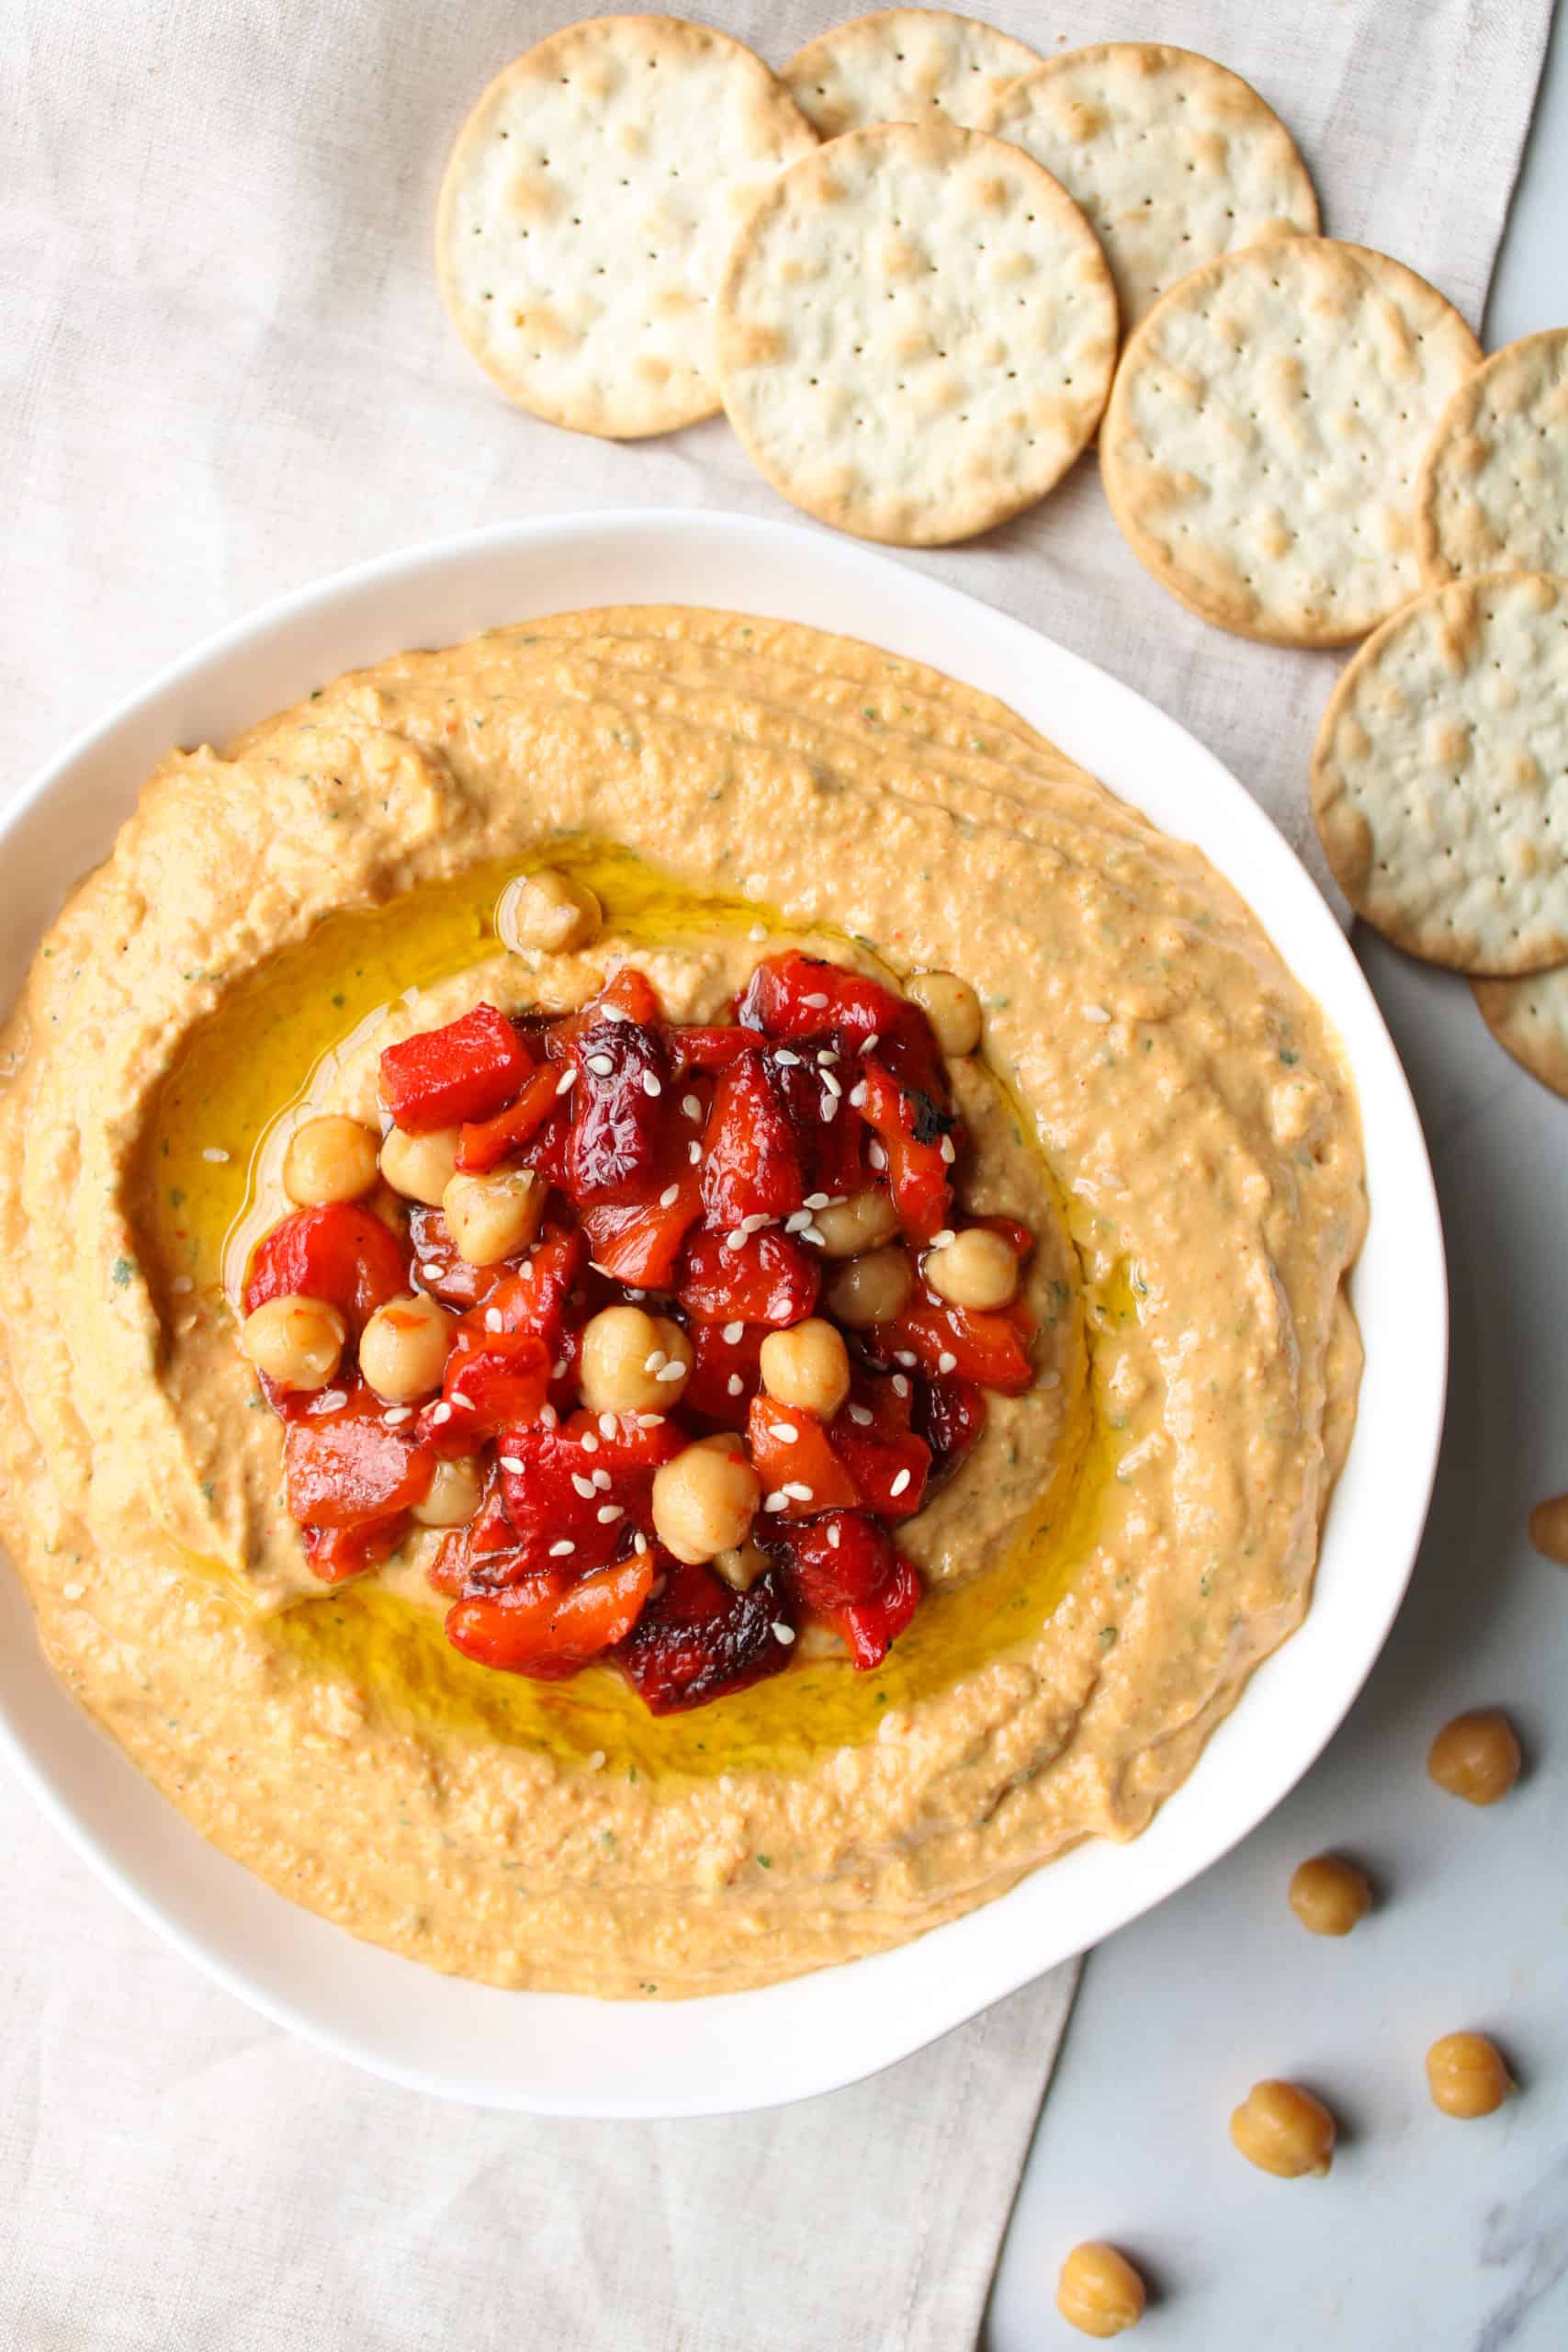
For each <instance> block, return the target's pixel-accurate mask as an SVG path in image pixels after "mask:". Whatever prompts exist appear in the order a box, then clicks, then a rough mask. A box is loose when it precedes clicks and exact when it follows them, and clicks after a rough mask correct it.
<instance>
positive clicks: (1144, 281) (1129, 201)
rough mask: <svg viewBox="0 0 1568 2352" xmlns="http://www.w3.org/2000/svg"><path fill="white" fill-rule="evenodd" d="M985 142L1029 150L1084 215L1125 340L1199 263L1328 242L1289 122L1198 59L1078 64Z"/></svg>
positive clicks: (1139, 48) (1075, 55) (1042, 85)
mask: <svg viewBox="0 0 1568 2352" xmlns="http://www.w3.org/2000/svg"><path fill="white" fill-rule="evenodd" d="M980 128H981V129H982V130H991V131H995V133H996V135H997V137H998V139H1010V140H1012V141H1014V142H1015V144H1016V145H1018V146H1020V147H1023V148H1026V149H1027V150H1028V152H1029V153H1030V154H1032V156H1033V157H1034V159H1035V161H1036V162H1037V163H1041V164H1044V166H1045V169H1046V170H1047V171H1048V172H1051V173H1054V174H1055V177H1056V178H1057V179H1059V180H1060V181H1061V183H1062V186H1063V187H1065V188H1066V191H1067V194H1068V195H1069V196H1070V197H1072V198H1073V199H1074V200H1075V202H1076V203H1077V204H1078V205H1080V206H1081V207H1082V209H1083V211H1084V213H1085V215H1086V216H1087V218H1088V220H1089V226H1090V228H1091V229H1092V230H1093V231H1094V232H1095V234H1096V236H1097V237H1098V238H1099V239H1100V243H1101V244H1102V245H1103V246H1104V248H1105V255H1106V259H1107V260H1108V261H1109V262H1110V264H1111V276H1112V277H1114V278H1115V280H1116V298H1117V300H1118V301H1119V302H1120V304H1121V307H1122V328H1123V330H1124V331H1126V332H1130V331H1131V330H1132V328H1134V327H1135V326H1136V325H1137V323H1138V321H1139V320H1140V319H1141V318H1142V317H1143V316H1144V314H1145V311H1147V310H1148V309H1149V307H1150V305H1151V304H1152V303H1153V302H1154V301H1155V300H1156V297H1157V296H1159V295H1161V294H1163V293H1164V292H1165V290H1166V288H1168V287H1169V286H1173V285H1174V284H1175V282H1176V280H1177V279H1178V278H1179V277H1185V276H1186V275H1187V272H1188V271H1189V270H1190V269H1196V268H1197V267H1198V266H1199V264H1200V263H1201V262H1206V261H1213V260H1214V259H1215V258H1216V256H1217V255H1219V254H1226V253H1232V252H1234V251H1235V249H1236V248H1237V247H1238V246H1241V245H1256V244H1260V243H1265V242H1267V241H1268V240H1269V238H1272V237H1280V236H1291V235H1302V236H1315V235H1316V233H1317V228H1318V213H1317V198H1316V196H1315V195H1314V192H1313V185H1312V182H1311V180H1310V179H1309V178H1308V177H1307V169H1306V165H1305V164H1303V161H1302V159H1301V157H1300V156H1299V155H1298V154H1297V153H1296V148H1295V142H1294V141H1293V140H1292V137H1291V134H1290V132H1289V131H1288V130H1286V129H1285V126H1284V124H1283V123H1282V122H1281V121H1280V118H1279V116H1278V115H1277V114H1276V113H1275V112H1274V111H1273V109H1272V107H1268V106H1266V105H1265V104H1264V102H1263V100H1262V99H1261V98H1260V97H1259V96H1258V93H1257V91H1256V90H1255V89H1253V88H1252V87H1251V85H1250V84H1248V83H1247V82H1244V81H1243V80H1242V78H1241V76H1240V74H1232V73H1230V72H1228V71H1227V69H1226V68H1225V67H1224V66H1223V65H1216V64H1215V63H1214V62H1213V59H1212V58H1208V57H1200V56H1199V55H1198V54H1197V53H1196V51H1192V50H1190V49H1166V48H1163V47H1161V46H1159V45H1158V44H1157V43H1156V42H1154V41H1139V40H1127V41H1102V42H1100V43H1099V44H1098V45H1097V46H1096V47H1094V48H1092V49H1072V50H1068V51H1066V52H1065V53H1064V54H1063V55H1062V56H1060V57H1053V58H1052V59H1051V60H1050V61H1049V62H1047V63H1045V64H1043V65H1039V66H1037V67H1036V68H1035V70H1034V71H1033V72H1032V74H1025V75H1024V76H1023V77H1022V79H1021V80H1020V81H1017V82H1014V83H1013V84H1012V85H1010V87H1009V88H1008V89H1007V90H1005V91H1004V92H1003V93H1002V94H1001V96H1000V97H999V98H998V102H997V104H996V106H995V107H993V108H992V111H991V113H990V114H989V115H988V116H987V118H986V119H985V120H984V121H983V122H982V123H981V125H980Z"/></svg>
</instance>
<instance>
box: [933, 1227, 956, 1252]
mask: <svg viewBox="0 0 1568 2352" xmlns="http://www.w3.org/2000/svg"><path fill="white" fill-rule="evenodd" d="M957 1238H958V1236H957V1235H956V1234H955V1233H954V1232H953V1227H952V1226H950V1225H944V1226H943V1227H942V1230H941V1232H940V1233H933V1234H932V1235H931V1248H932V1249H933V1250H946V1249H948V1248H950V1247H951V1245H952V1244H953V1242H954V1241H956V1240H957Z"/></svg>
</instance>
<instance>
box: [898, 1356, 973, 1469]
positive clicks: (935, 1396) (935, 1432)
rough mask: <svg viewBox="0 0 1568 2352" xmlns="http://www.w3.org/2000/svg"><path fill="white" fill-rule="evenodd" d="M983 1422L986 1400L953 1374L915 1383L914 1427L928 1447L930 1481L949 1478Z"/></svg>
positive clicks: (971, 1385)
mask: <svg viewBox="0 0 1568 2352" xmlns="http://www.w3.org/2000/svg"><path fill="white" fill-rule="evenodd" d="M985 1426H986V1400H985V1398H984V1397H983V1396H982V1395H981V1393H980V1391H979V1389H978V1388H976V1385H975V1384H974V1382H973V1381H972V1380H960V1379H958V1378H957V1377H956V1375H953V1376H950V1377H948V1378H945V1379H944V1378H942V1377H941V1376H940V1375H939V1376H938V1377H937V1378H936V1379H934V1380H921V1381H919V1382H918V1383H917V1384H916V1394H915V1428H916V1430H918V1432H919V1435H920V1436H921V1437H923V1438H924V1440H925V1442H926V1443H927V1444H928V1445H929V1446H930V1448H931V1484H932V1485H933V1486H934V1485H935V1484H936V1482H937V1481H938V1480H939V1479H942V1478H951V1477H952V1476H953V1472H954V1471H955V1470H956V1469H957V1467H958V1465H959V1464H960V1463H961V1462H962V1461H963V1459H964V1455H965V1454H966V1453H968V1451H969V1449H970V1447H971V1446H972V1445H973V1444H974V1442H975V1441H976V1438H977V1437H978V1436H979V1434H980V1432H981V1430H983V1429H984V1428H985Z"/></svg>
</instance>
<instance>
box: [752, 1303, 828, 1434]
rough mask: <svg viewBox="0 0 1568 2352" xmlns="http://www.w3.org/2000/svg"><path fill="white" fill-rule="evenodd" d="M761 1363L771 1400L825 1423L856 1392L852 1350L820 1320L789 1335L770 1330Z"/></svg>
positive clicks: (795, 1327) (809, 1320)
mask: <svg viewBox="0 0 1568 2352" xmlns="http://www.w3.org/2000/svg"><path fill="white" fill-rule="evenodd" d="M758 1361H759V1363H760V1364H761V1374H762V1385H763V1387H764V1388H765V1389H766V1390H767V1392H768V1394H769V1396H770V1397H774V1398H775V1399H776V1400H777V1402H778V1403H779V1404H781V1405H797V1406H798V1407H799V1408H800V1410H801V1411H802V1412H803V1413H815V1414H817V1415H818V1418H819V1419H822V1420H824V1421H830V1420H831V1419H832V1418H833V1416H834V1414H835V1413H836V1412H837V1411H838V1409H839V1408H840V1405H841V1404H842V1403H843V1401H844V1399H845V1397H847V1396H848V1395H849V1393H850V1357H849V1351H848V1349H847V1348H846V1347H845V1345H844V1342H843V1340H842V1339H841V1337H840V1334H839V1333H838V1332H837V1331H836V1330H835V1329H833V1326H832V1325H831V1323H825V1322H824V1321H823V1319H822V1317H820V1316H819V1315H812V1316H808V1317H807V1319H806V1321H805V1322H804V1323H796V1324H795V1325H793V1326H792V1327H791V1329H789V1330H787V1331H770V1332H769V1333H768V1336H767V1338H766V1339H765V1340H763V1341H762V1345H761V1352H760V1355H759V1359H758Z"/></svg>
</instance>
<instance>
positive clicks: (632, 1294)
mask: <svg viewBox="0 0 1568 2352" xmlns="http://www.w3.org/2000/svg"><path fill="white" fill-rule="evenodd" d="M626 1296H627V1297H628V1298H646V1297H647V1296H648V1293H647V1292H646V1291H645V1290H636V1289H634V1288H633V1286H632V1284H631V1283H627V1284H626Z"/></svg>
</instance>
